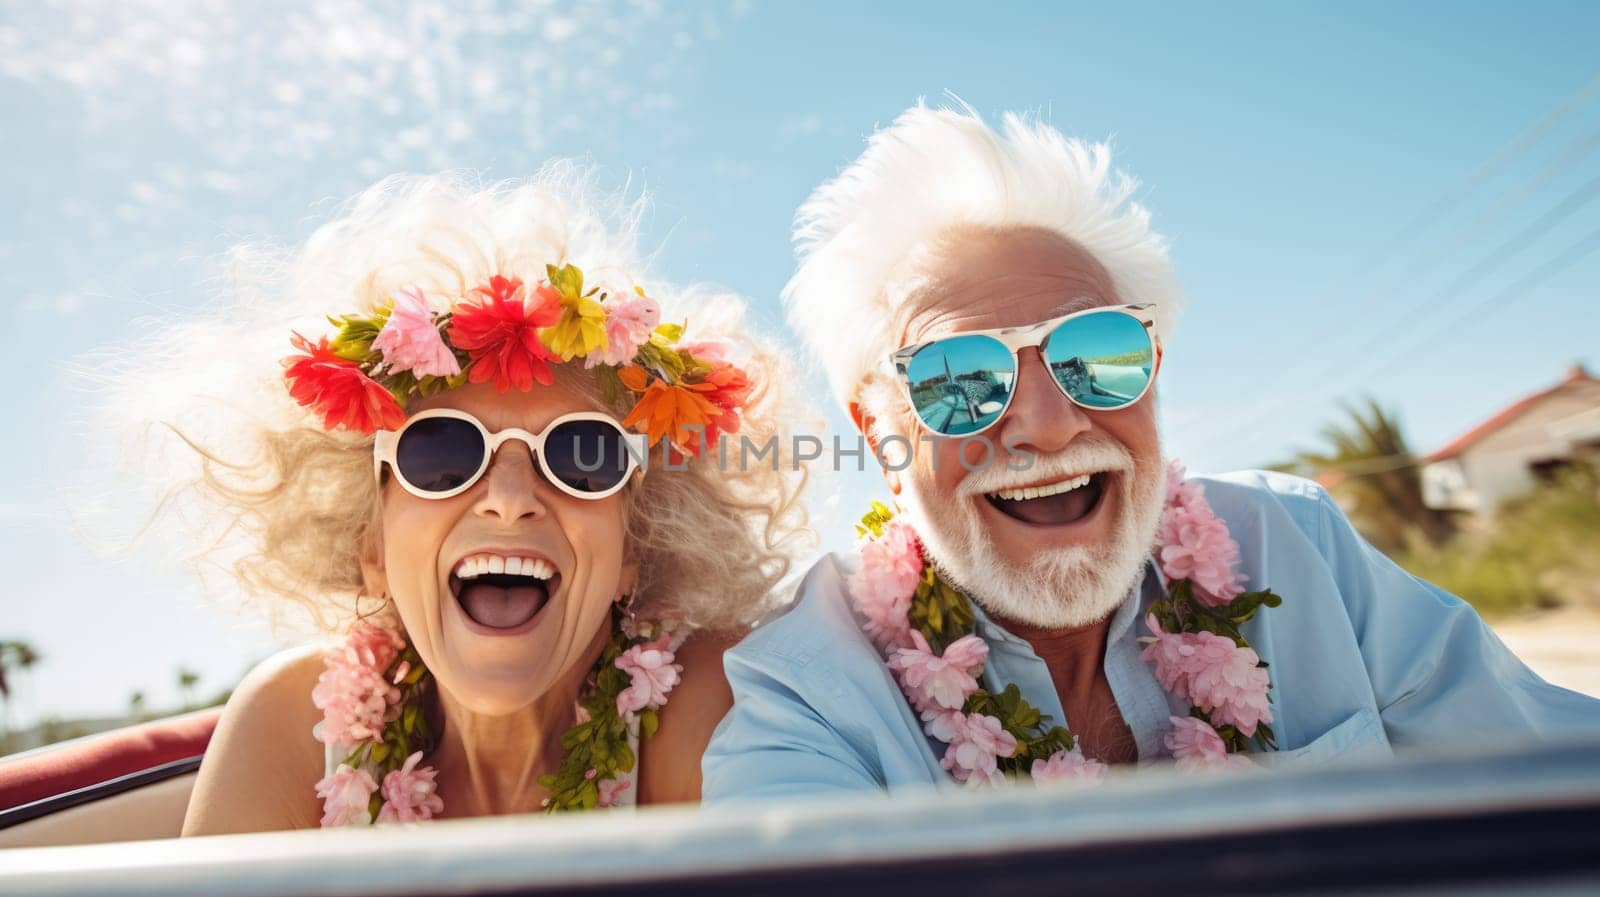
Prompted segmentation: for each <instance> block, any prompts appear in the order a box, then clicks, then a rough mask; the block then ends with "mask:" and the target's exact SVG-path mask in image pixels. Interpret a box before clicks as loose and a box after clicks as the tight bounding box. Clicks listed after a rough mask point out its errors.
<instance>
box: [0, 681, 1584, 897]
mask: <svg viewBox="0 0 1600 897" xmlns="http://www.w3.org/2000/svg"><path fill="white" fill-rule="evenodd" d="M216 720H217V711H215V710H212V711H207V712H202V713H196V714H191V715H187V716H182V717H176V718H173V719H168V720H161V721H157V722H152V723H147V724H144V725H140V726H135V727H132V728H128V729H123V730H119V731H116V732H111V733H106V734H102V735H97V736H92V737H89V738H83V739H78V740H77V741H73V742H67V743H64V744H61V745H57V746H53V747H49V748H44V749H40V750H35V751H31V752H28V753H26V754H22V755H18V756H15V757H11V758H4V759H0V807H3V809H0V894H28V895H40V897H47V895H77V894H121V893H140V894H161V895H173V897H178V895H218V897H237V895H255V894H282V895H313V894H317V895H322V894H345V895H373V897H397V895H413V894H416V895H422V894H482V895H491V894H493V895H510V894H544V893H580V894H613V893H614V894H628V895H639V894H694V895H708V894H712V895H714V894H748V893H763V894H766V893H770V894H795V895H802V894H803V895H808V897H810V895H815V894H818V893H826V894H830V895H832V894H863V895H865V894H872V895H881V894H883V893H885V892H905V891H911V890H913V889H915V890H924V891H929V892H934V891H937V892H955V893H962V894H974V893H983V894H1029V895H1039V894H1053V893H1077V894H1101V893H1116V894H1118V895H1119V897H1121V895H1137V894H1160V895H1163V897H1170V895H1172V894H1184V895H1186V897H1187V895H1202V894H1227V895H1230V897H1232V895H1239V894H1261V895H1265V894H1318V895H1325V894H1346V893H1348V894H1361V895H1363V897H1372V895H1388V894H1439V893H1473V894H1480V893H1481V894H1501V893H1515V894H1552V895H1553V894H1562V895H1565V894H1595V893H1600V762H1597V761H1600V743H1597V742H1586V743H1573V744H1558V745H1550V744H1546V745H1537V746H1523V747H1500V748H1496V749H1490V750H1484V749H1481V748H1476V749H1472V750H1461V751H1456V752H1448V753H1433V754H1428V755H1422V754H1411V755H1408V756H1406V757H1404V758H1403V759H1399V760H1394V759H1387V758H1386V759H1382V760H1377V759H1372V758H1366V759H1361V758H1345V759H1343V760H1341V761H1338V762H1334V763H1330V764H1329V765H1326V766H1322V767H1317V768H1311V769H1297V770H1292V771H1282V772H1278V771H1274V772H1270V773H1267V772H1263V773H1255V774H1249V773H1246V774H1236V775H1218V776H1203V777H1197V776H1179V775H1176V774H1175V773H1172V772H1169V771H1163V770H1141V771H1140V772H1139V773H1138V774H1136V775H1128V776H1121V777H1117V776H1114V777H1112V778H1111V779H1110V780H1108V781H1107V782H1106V783H1104V784H1103V785H1101V786H1100V787H1097V788H1093V789H1089V790H1078V791H1073V790H1057V789H1041V788H1016V789H1011V790H1008V791H1003V792H998V793H989V794H977V793H970V792H966V791H962V790H948V791H924V792H915V793H909V794H896V795H893V796H819V797H815V798H811V799H807V800H795V801H789V802H782V803H771V804H755V803H752V804H750V805H748V806H731V807H717V808H712V809H709V810H704V811H700V810H696V809H695V808H692V807H683V808H649V809H645V810H642V811H639V812H636V813H595V814H583V815H578V816H569V817H562V818H548V817H543V816H526V817H524V816H515V817H496V818H488V819H469V820H453V821H449V820H447V821H438V822H430V823H423V824H418V825H409V826H384V827H378V828H368V829H355V830H351V829H342V830H338V831H327V832H321V831H301V832H272V833H264V834H253V835H227V836H220V837H209V838H194V839H185V840H176V838H175V836H176V835H177V834H178V831H179V828H180V825H181V822H182V817H183V809H184V803H185V801H186V799H187V797H188V793H189V789H190V788H191V787H192V784H193V780H194V771H195V769H196V767H197V766H198V763H199V760H200V757H201V756H202V755H203V753H204V750H205V745H206V742H207V740H208V739H209V737H210V733H211V730H212V728H213V727H214V726H215V724H216ZM47 845H50V846H47Z"/></svg>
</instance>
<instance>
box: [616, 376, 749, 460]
mask: <svg viewBox="0 0 1600 897" xmlns="http://www.w3.org/2000/svg"><path fill="white" fill-rule="evenodd" d="M617 376H618V377H619V378H620V379H621V380H622V385H624V386H626V387H628V389H629V390H631V391H633V392H636V393H642V395H640V396H639V401H638V403H637V404H635V405H634V406H633V410H632V411H630V412H628V416H627V417H625V418H623V419H622V425H623V426H624V427H632V428H634V429H635V430H638V431H639V432H641V433H644V434H645V435H646V436H648V437H649V438H650V443H651V444H652V445H654V444H655V442H656V440H658V439H662V438H666V439H667V441H668V442H670V443H672V444H673V445H674V446H676V447H678V448H679V449H681V450H683V452H684V453H685V454H688V455H698V454H699V453H700V440H701V439H702V434H701V431H699V430H691V429H689V428H690V427H703V428H705V430H704V437H703V438H705V440H706V442H707V444H711V442H712V439H713V438H714V437H713V435H712V434H714V433H715V432H716V425H717V424H716V422H717V420H718V418H720V417H721V416H722V414H723V412H722V410H721V409H719V408H718V407H717V406H716V405H714V404H712V402H711V400H710V399H708V398H707V397H706V395H705V393H706V392H708V391H709V390H707V389H703V388H702V387H704V386H705V384H696V385H694V386H687V385H673V384H670V383H667V382H666V381H664V380H660V379H651V377H650V375H649V374H648V373H646V372H645V370H644V368H641V367H639V366H638V365H636V364H632V365H628V366H627V367H625V368H623V369H622V370H620V371H618V372H617ZM641 425H642V426H641Z"/></svg>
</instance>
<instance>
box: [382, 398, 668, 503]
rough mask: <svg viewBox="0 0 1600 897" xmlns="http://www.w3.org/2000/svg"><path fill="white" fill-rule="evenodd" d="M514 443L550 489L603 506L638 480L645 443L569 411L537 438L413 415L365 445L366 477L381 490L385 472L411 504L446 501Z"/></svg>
mask: <svg viewBox="0 0 1600 897" xmlns="http://www.w3.org/2000/svg"><path fill="white" fill-rule="evenodd" d="M511 439H519V440H521V441H522V442H523V443H524V444H525V445H527V446H528V450H529V451H530V452H531V453H532V454H533V457H534V458H535V459H537V461H538V467H539V470H540V472H542V473H543V474H544V477H545V479H546V480H548V481H549V482H550V484H551V485H552V486H555V487H556V488H557V489H560V490H561V491H562V492H564V493H566V494H567V495H570V496H572V497H574V498H582V499H589V500H597V499H602V498H605V497H607V496H610V495H613V494H615V493H616V492H617V490H619V489H621V488H622V487H623V486H625V485H627V483H628V478H629V477H630V476H632V475H633V473H634V472H635V471H638V472H639V474H640V475H641V476H642V475H643V473H644V470H645V464H646V461H647V459H648V457H649V452H650V443H649V441H648V440H647V439H646V438H645V436H644V435H643V434H640V433H630V432H629V431H627V430H624V429H623V428H622V425H621V424H619V423H618V422H617V421H616V420H615V419H613V418H612V417H611V416H609V415H607V414H604V413H601V412H598V411H574V412H572V413H570V414H563V415H561V416H560V417H558V418H556V419H555V420H552V421H551V422H550V423H548V424H546V425H545V427H544V429H543V430H541V431H540V432H538V433H530V432H529V431H527V430H523V429H520V428H517V427H509V428H507V429H504V430H498V431H495V432H490V431H489V428H487V427H485V426H484V425H483V422H482V421H480V420H478V419H477V418H476V417H473V416H472V415H470V414H468V413H467V412H465V411H461V410H458V409H455V408H432V409H429V410H427V411H421V412H418V413H417V414H414V415H412V416H411V417H410V418H409V419H407V420H406V422H405V425H404V426H402V427H401V428H400V429H398V430H380V431H378V434H377V437H376V438H375V439H374V441H373V444H372V474H373V476H374V477H376V478H377V479H378V482H379V483H380V484H381V483H382V482H383V466H384V465H385V464H387V465H389V469H390V470H392V471H394V474H395V479H397V480H399V482H400V486H401V488H403V489H405V490H406V491H407V492H409V493H411V494H412V495H415V496H417V497H418V498H429V499H442V498H451V497H454V496H457V495H460V494H461V493H463V492H465V491H467V490H468V489H471V488H472V486H473V484H474V483H476V482H478V480H480V479H482V478H483V475H484V473H485V472H486V471H488V469H489V464H490V462H492V461H493V460H494V454H495V452H496V451H498V450H499V449H500V446H501V445H503V444H505V442H506V441H507V440H511Z"/></svg>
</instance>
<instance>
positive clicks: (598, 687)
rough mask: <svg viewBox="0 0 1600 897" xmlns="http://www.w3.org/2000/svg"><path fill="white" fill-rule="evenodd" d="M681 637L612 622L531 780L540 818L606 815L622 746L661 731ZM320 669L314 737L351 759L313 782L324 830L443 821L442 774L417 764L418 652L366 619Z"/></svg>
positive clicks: (631, 761) (430, 742)
mask: <svg viewBox="0 0 1600 897" xmlns="http://www.w3.org/2000/svg"><path fill="white" fill-rule="evenodd" d="M684 635H686V632H684V631H683V630H681V629H679V628H677V627H674V626H671V625H668V624H651V623H641V622H637V621H635V620H633V618H632V617H626V616H620V615H619V617H618V621H617V625H616V626H615V628H614V630H613V633H612V637H611V640H610V641H609V642H608V643H607V645H606V648H605V650H604V651H602V652H601V655H600V659H599V660H598V661H597V662H596V664H595V667H594V669H593V671H591V673H590V675H589V678H588V681H587V684H586V687H585V689H584V693H583V695H582V697H581V698H580V699H579V701H578V704H577V706H576V707H575V708H574V712H575V716H576V719H577V722H576V724H575V725H573V727H572V728H570V729H568V730H567V731H566V733H565V734H564V735H563V736H562V743H563V744H565V745H570V747H569V748H568V751H567V754H566V756H565V757H563V758H562V761H561V765H560V766H559V767H558V768H557V770H556V772H554V773H551V774H550V775H546V776H542V777H540V779H539V783H540V784H541V785H544V786H545V788H546V789H548V790H549V792H550V796H549V797H548V798H546V799H545V802H544V807H545V810H546V812H551V813H554V812H558V811H565V810H584V809H593V808H596V807H610V806H614V805H616V804H617V803H619V802H620V801H621V799H622V796H623V795H624V794H625V793H626V792H627V791H628V790H629V789H630V788H632V786H633V778H634V775H633V773H634V765H635V762H636V758H635V757H634V753H633V748H632V747H631V746H630V745H629V736H630V734H637V735H639V736H641V737H643V738H650V737H652V736H654V735H655V733H656V730H657V729H658V728H659V726H660V717H659V711H660V709H661V708H662V707H664V706H665V705H666V703H667V696H668V694H669V693H670V692H671V691H672V689H673V687H674V686H676V685H677V684H678V677H679V675H680V674H681V673H682V672H683V667H682V666H681V665H679V664H678V663H676V662H675V657H674V653H675V652H676V651H677V649H678V648H679V646H680V645H681V644H682V643H683V638H684ZM323 660H324V663H325V665H326V668H325V669H324V670H323V672H322V674H321V675H320V676H319V677H318V678H317V684H316V686H315V687H314V688H313V689H312V691H311V700H312V702H313V703H315V704H316V706H317V708H318V709H320V710H321V711H322V722H320V723H318V724H317V725H316V726H315V727H313V729H312V734H313V735H315V736H316V738H317V739H318V740H319V741H321V742H323V743H324V744H328V745H333V746H334V747H336V748H337V749H340V750H344V751H347V752H348V755H347V756H346V757H345V759H344V761H343V762H341V763H340V764H339V765H338V766H337V767H336V768H335V769H334V770H333V772H331V773H329V774H328V775H326V776H324V777H323V778H322V780H321V781H319V782H317V784H316V791H317V796H318V797H320V798H322V801H323V815H322V825H323V826H324V827H329V826H341V825H366V824H369V823H372V822H380V823H385V822H417V821H421V820H424V819H431V818H433V817H434V816H436V815H438V814H439V813H441V812H443V810H444V800H443V798H441V797H440V796H439V793H438V789H437V786H436V782H435V779H436V777H437V775H438V770H436V769H434V768H433V767H432V766H425V765H422V759H423V757H424V756H425V755H426V754H427V753H428V752H429V751H431V750H432V749H433V748H434V747H435V746H436V744H435V741H436V740H435V738H434V737H433V734H432V733H431V732H430V731H429V725H428V720H427V717H426V715H425V714H424V713H423V712H422V706H423V697H424V695H425V694H426V692H427V690H428V689H429V687H430V686H431V682H432V678H431V677H430V676H429V674H428V671H427V668H426V667H425V666H424V665H423V663H422V658H421V656H419V655H418V654H417V652H416V649H415V648H412V647H411V646H409V645H407V644H406V643H405V640H404V639H402V638H401V637H400V636H399V635H398V634H396V633H395V632H394V631H392V630H389V629H385V628H383V627H380V626H374V625H372V624H371V623H367V622H364V621H363V622H358V623H357V624H356V625H355V627H354V628H353V629H351V631H350V633H349V634H348V635H347V636H346V637H345V640H344V641H343V642H342V643H340V644H338V645H336V646H334V647H333V648H331V649H329V650H328V651H327V652H325V654H324V655H323Z"/></svg>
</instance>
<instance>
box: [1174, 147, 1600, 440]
mask: <svg viewBox="0 0 1600 897" xmlns="http://www.w3.org/2000/svg"><path fill="white" fill-rule="evenodd" d="M1597 197H1600V176H1597V177H1595V178H1591V179H1590V180H1589V181H1588V182H1587V183H1586V184H1584V185H1583V186H1582V187H1580V188H1578V189H1577V190H1576V191H1574V192H1572V193H1570V194H1568V195H1567V196H1566V197H1565V198H1564V199H1563V200H1562V201H1561V202H1560V203H1557V204H1556V206H1555V207H1554V208H1551V209H1549V210H1548V211H1546V212H1545V213H1544V214H1543V215H1541V216H1539V218H1537V219H1536V220H1534V221H1533V222H1532V223H1530V224H1528V225H1527V226H1526V227H1524V228H1522V229H1521V230H1520V231H1518V232H1517V233H1516V234H1514V235H1512V236H1511V237H1510V238H1509V239H1507V240H1506V241H1504V242H1503V243H1501V244H1500V245H1499V246H1497V247H1496V248H1495V249H1494V251H1493V252H1491V253H1489V254H1488V255H1487V256H1486V257H1485V258H1483V259H1482V260H1481V261H1479V262H1478V263H1477V264H1476V265H1474V266H1472V267H1471V268H1470V269H1468V270H1467V271H1466V272H1465V273H1463V274H1461V275H1459V276H1457V277H1456V278H1455V279H1454V280H1452V281H1450V283H1448V284H1446V285H1445V286H1444V287H1443V288H1441V289H1439V290H1436V291H1434V292H1433V293H1432V294H1430V295H1429V296H1427V297H1426V298H1425V299H1423V300H1422V301H1420V302H1415V303H1411V304H1410V305H1409V306H1407V307H1406V308H1405V309H1404V310H1402V311H1399V312H1389V313H1388V314H1387V317H1388V318H1390V319H1391V320H1395V321H1399V322H1401V323H1410V322H1411V321H1413V320H1415V318H1416V317H1417V316H1418V315H1419V314H1420V313H1421V312H1423V311H1425V310H1426V309H1427V308H1428V307H1429V306H1432V305H1437V304H1440V303H1442V302H1444V301H1445V300H1447V299H1450V298H1452V297H1454V296H1457V295H1459V294H1460V293H1462V292H1466V291H1468V290H1470V289H1471V287H1472V286H1473V285H1474V284H1476V283H1478V282H1480V281H1481V280H1482V279H1483V278H1484V277H1486V276H1488V275H1490V274H1493V273H1494V272H1495V271H1496V270H1498V269H1499V268H1500V267H1501V266H1502V265H1503V264H1505V263H1506V262H1507V261H1508V260H1510V259H1511V258H1513V257H1515V256H1516V255H1518V254H1520V253H1521V252H1522V251H1523V250H1524V249H1526V248H1527V247H1528V246H1530V245H1531V244H1533V243H1534V242H1535V241H1537V240H1538V239H1540V238H1542V237H1543V236H1544V235H1545V234H1548V233H1549V232H1550V231H1551V230H1553V229H1555V227H1557V226H1558V225H1559V224H1561V222H1563V221H1565V220H1566V219H1567V218H1569V217H1571V216H1572V215H1573V214H1574V213H1576V212H1578V211H1579V210H1581V209H1583V208H1584V207H1585V206H1587V205H1588V204H1589V203H1591V202H1593V201H1594V200H1595V199H1596V198H1597ZM1519 283H1520V281H1519ZM1496 295H1500V294H1498V293H1497V294H1496ZM1390 332H1391V333H1393V334H1395V335H1396V336H1397V337H1400V338H1403V336H1404V334H1405V333H1406V332H1407V331H1405V330H1404V329H1401V328H1399V327H1395V328H1392V329H1391V330H1390ZM1368 348H1369V350H1370V349H1371V348H1372V345H1371V344H1369V345H1368ZM1369 357H1370V353H1369ZM1341 372H1344V373H1346V374H1347V376H1345V377H1344V378H1343V379H1342V380H1341V381H1339V385H1338V386H1336V387H1335V388H1334V389H1332V390H1330V389H1329V388H1328V387H1327V386H1326V380H1327V378H1329V377H1331V376H1333V375H1335V374H1339V373H1341ZM1313 379H1317V380H1321V381H1323V383H1322V385H1321V386H1319V387H1318V388H1317V395H1318V396H1319V397H1321V396H1325V395H1327V394H1329V393H1330V392H1333V393H1337V392H1338V391H1340V390H1341V389H1343V388H1344V387H1345V384H1347V383H1349V382H1350V381H1351V377H1349V376H1348V366H1347V365H1346V364H1345V363H1344V359H1343V357H1342V356H1339V357H1336V358H1334V359H1332V360H1330V361H1329V362H1328V363H1326V364H1324V365H1322V366H1320V367H1319V368H1317V369H1316V374H1315V376H1314V378H1313ZM1292 398H1293V400H1294V401H1295V402H1304V401H1306V400H1307V396H1306V395H1305V393H1304V392H1301V393H1297V394H1294V395H1293V396H1292ZM1289 401H1290V399H1289V398H1278V399H1273V400H1271V401H1269V402H1267V403H1265V404H1263V405H1261V406H1258V407H1257V408H1256V409H1255V410H1254V411H1252V412H1250V413H1249V414H1248V415H1246V416H1243V417H1242V418H1241V417H1235V418H1234V419H1233V420H1231V421H1228V422H1227V423H1226V431H1227V432H1228V433H1231V434H1233V435H1237V434H1238V433H1239V432H1240V431H1243V430H1245V429H1246V428H1249V427H1254V426H1256V425H1257V424H1259V423H1261V421H1263V420H1265V419H1266V418H1268V417H1270V416H1271V415H1272V414H1274V413H1276V412H1277V411H1278V410H1280V409H1281V408H1282V407H1283V406H1284V405H1286V404H1288V402H1289ZM1222 430H1223V426H1222V425H1218V426H1216V427H1213V428H1212V431H1210V432H1206V433H1203V434H1201V435H1200V437H1199V438H1200V439H1215V438H1217V434H1218V432H1219V431H1222Z"/></svg>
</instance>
